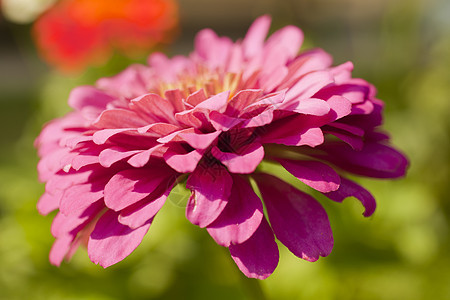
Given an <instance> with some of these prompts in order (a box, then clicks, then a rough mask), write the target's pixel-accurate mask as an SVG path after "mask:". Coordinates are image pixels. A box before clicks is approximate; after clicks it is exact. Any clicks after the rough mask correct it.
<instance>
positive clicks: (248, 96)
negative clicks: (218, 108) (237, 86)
mask: <svg viewBox="0 0 450 300" xmlns="http://www.w3.org/2000/svg"><path fill="white" fill-rule="evenodd" d="M261 94H262V90H242V91H239V92H238V93H237V94H236V95H235V96H234V97H233V98H231V100H230V101H228V105H227V109H226V110H225V114H227V115H228V116H230V117H237V116H238V115H239V114H240V113H241V112H242V111H243V110H244V109H245V108H246V107H247V106H249V105H251V104H253V103H254V102H255V100H257V99H258V98H259V97H260V96H261Z"/></svg>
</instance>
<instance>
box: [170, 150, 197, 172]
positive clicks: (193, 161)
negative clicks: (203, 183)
mask: <svg viewBox="0 0 450 300" xmlns="http://www.w3.org/2000/svg"><path fill="white" fill-rule="evenodd" d="M202 157H203V151H201V150H197V149H196V150H193V151H191V152H188V153H181V154H180V153H177V152H174V151H173V150H172V148H169V149H168V150H167V152H165V153H164V160H165V161H166V163H167V164H168V165H169V166H170V167H171V168H172V169H174V170H175V171H177V172H179V173H190V172H192V171H194V170H195V168H196V167H197V164H198V162H199V161H200V159H202Z"/></svg>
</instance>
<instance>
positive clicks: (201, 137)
mask: <svg viewBox="0 0 450 300" xmlns="http://www.w3.org/2000/svg"><path fill="white" fill-rule="evenodd" d="M220 134H221V132H220V131H214V132H211V133H195V132H187V133H180V134H179V137H180V138H181V139H183V140H184V141H186V143H188V144H189V145H190V146H191V147H192V148H195V149H201V150H203V149H206V148H208V147H209V146H210V145H211V143H212V142H214V141H215V140H216V138H217V137H218V136H219V135H220Z"/></svg>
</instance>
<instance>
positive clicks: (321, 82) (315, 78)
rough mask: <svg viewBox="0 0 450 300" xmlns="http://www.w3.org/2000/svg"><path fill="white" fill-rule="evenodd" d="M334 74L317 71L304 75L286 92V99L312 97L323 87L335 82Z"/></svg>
mask: <svg viewBox="0 0 450 300" xmlns="http://www.w3.org/2000/svg"><path fill="white" fill-rule="evenodd" d="M333 82H334V80H333V76H332V75H331V74H330V73H329V72H327V71H316V72H312V73H309V74H306V75H304V76H303V77H302V78H300V80H299V81H297V82H296V83H295V84H294V85H293V86H292V87H290V88H289V90H288V91H287V93H286V101H289V100H292V99H296V98H301V99H307V98H311V97H312V96H313V95H314V94H315V93H317V92H318V91H319V90H320V89H322V88H323V87H325V86H327V85H329V84H331V83H333Z"/></svg>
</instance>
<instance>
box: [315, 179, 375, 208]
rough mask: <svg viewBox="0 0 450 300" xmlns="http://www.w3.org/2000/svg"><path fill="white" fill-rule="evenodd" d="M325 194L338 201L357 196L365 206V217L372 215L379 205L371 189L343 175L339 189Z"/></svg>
mask: <svg viewBox="0 0 450 300" xmlns="http://www.w3.org/2000/svg"><path fill="white" fill-rule="evenodd" d="M324 195H325V196H327V197H328V198H330V199H331V200H333V201H336V202H342V201H344V199H345V198H347V197H355V198H356V199H358V200H359V201H361V204H362V205H363V206H364V208H365V211H364V214H363V215H364V217H370V216H371V215H372V214H373V213H374V212H375V208H376V206H377V203H376V201H375V198H374V197H373V196H372V194H370V192H369V191H367V190H366V189H365V188H363V187H362V186H360V185H358V184H356V183H355V182H353V181H351V180H349V179H347V178H345V177H341V185H340V186H339V189H338V190H336V191H333V192H329V193H324Z"/></svg>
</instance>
